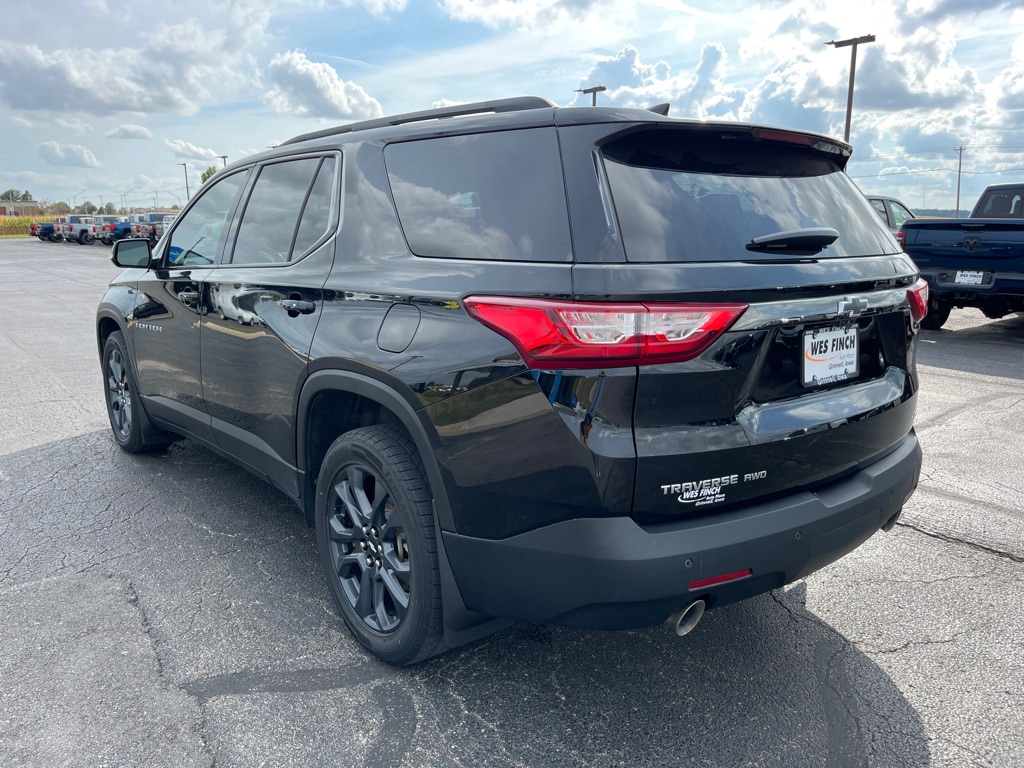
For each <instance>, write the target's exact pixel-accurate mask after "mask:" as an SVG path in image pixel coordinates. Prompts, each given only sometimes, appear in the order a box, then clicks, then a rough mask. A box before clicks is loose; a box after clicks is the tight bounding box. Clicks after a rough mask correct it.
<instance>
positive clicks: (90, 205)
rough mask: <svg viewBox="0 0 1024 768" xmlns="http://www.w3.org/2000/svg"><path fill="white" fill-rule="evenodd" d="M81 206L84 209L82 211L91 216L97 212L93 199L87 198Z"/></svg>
mask: <svg viewBox="0 0 1024 768" xmlns="http://www.w3.org/2000/svg"><path fill="white" fill-rule="evenodd" d="M79 207H80V208H81V209H82V213H84V214H85V215H86V216H91V215H92V214H94V213H96V204H95V203H94V202H93V201H92V200H86V201H85V202H84V203H82V204H81V205H80V206H79Z"/></svg>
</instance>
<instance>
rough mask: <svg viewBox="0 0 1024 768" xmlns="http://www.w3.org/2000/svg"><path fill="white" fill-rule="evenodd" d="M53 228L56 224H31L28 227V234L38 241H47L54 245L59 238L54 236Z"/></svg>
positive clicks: (40, 222)
mask: <svg viewBox="0 0 1024 768" xmlns="http://www.w3.org/2000/svg"><path fill="white" fill-rule="evenodd" d="M55 226H56V224H55V223H54V222H53V221H38V222H32V223H31V224H29V225H28V233H29V234H30V235H31V236H32V237H38V238H39V239H40V240H43V241H46V240H49V241H51V242H54V243H56V242H57V241H58V240H60V238H59V237H57V235H56V234H54V227H55Z"/></svg>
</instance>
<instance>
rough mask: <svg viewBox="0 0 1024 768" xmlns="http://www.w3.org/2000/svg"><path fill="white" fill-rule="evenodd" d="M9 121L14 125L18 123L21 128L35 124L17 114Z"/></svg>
mask: <svg viewBox="0 0 1024 768" xmlns="http://www.w3.org/2000/svg"><path fill="white" fill-rule="evenodd" d="M11 122H12V123H14V124H15V125H20V126H21V127H22V128H34V127H35V125H36V124H35V123H33V122H32V121H31V120H26V119H25V118H24V117H18V116H17V115H15V116H14V117H12V118H11Z"/></svg>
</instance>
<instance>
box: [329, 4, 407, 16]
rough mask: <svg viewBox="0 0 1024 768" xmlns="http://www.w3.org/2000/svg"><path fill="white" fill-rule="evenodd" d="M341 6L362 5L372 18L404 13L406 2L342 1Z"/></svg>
mask: <svg viewBox="0 0 1024 768" xmlns="http://www.w3.org/2000/svg"><path fill="white" fill-rule="evenodd" d="M342 4H343V5H347V6H353V5H362V6H364V7H365V8H366V10H368V11H369V12H370V13H372V14H373V15H374V16H384V15H386V14H387V13H388V12H389V11H398V12H401V11H404V10H405V6H406V5H408V2H407V0H342Z"/></svg>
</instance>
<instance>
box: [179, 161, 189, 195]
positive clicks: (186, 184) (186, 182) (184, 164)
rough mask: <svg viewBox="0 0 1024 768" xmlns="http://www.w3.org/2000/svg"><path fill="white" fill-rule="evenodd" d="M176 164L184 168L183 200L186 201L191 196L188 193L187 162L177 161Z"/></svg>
mask: <svg viewBox="0 0 1024 768" xmlns="http://www.w3.org/2000/svg"><path fill="white" fill-rule="evenodd" d="M178 165H180V166H181V167H182V168H184V169H185V202H186V203H187V202H188V201H189V200H191V199H192V196H191V195H190V194H189V193H188V163H178Z"/></svg>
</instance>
